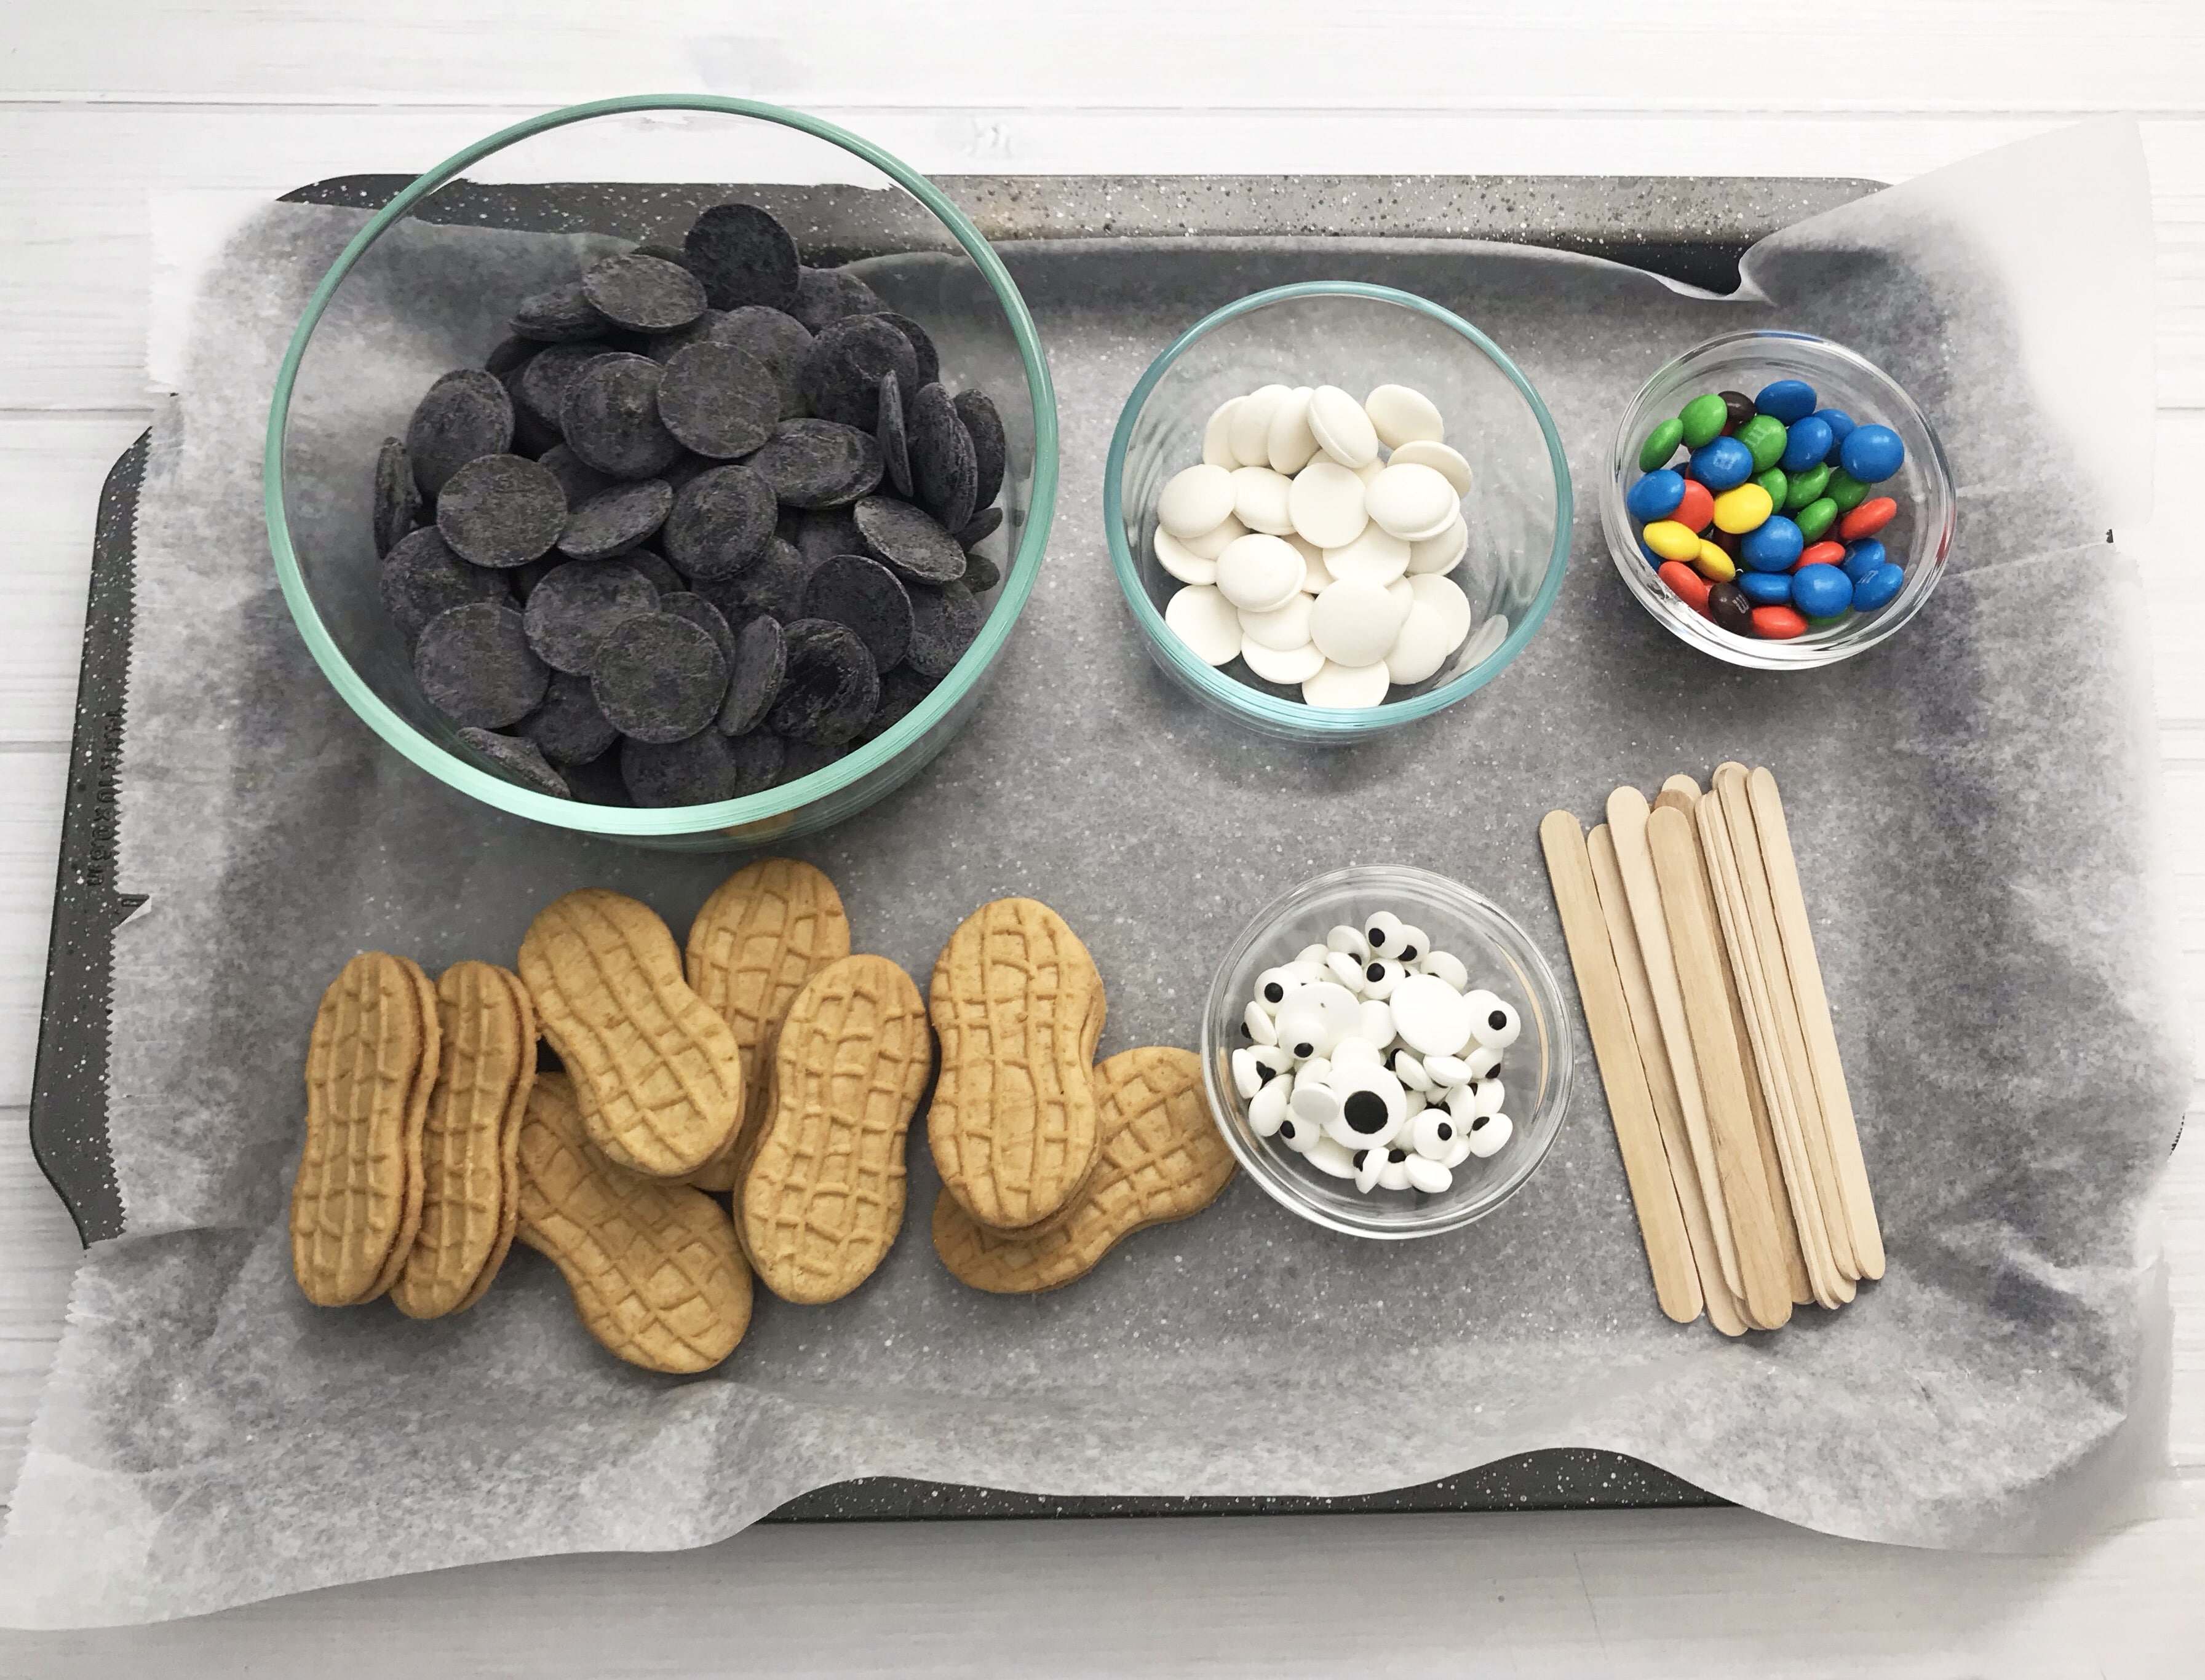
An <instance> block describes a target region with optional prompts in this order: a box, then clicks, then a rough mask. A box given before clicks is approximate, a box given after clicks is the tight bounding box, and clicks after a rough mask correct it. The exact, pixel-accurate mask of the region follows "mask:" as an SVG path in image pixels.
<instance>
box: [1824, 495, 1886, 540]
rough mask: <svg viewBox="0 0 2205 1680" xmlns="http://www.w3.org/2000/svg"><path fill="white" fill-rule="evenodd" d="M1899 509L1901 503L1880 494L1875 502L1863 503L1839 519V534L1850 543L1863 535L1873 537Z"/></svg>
mask: <svg viewBox="0 0 2205 1680" xmlns="http://www.w3.org/2000/svg"><path fill="white" fill-rule="evenodd" d="M1898 511H1899V504H1898V503H1897V502H1894V501H1893V500H1892V499H1891V498H1890V497H1889V496H1877V497H1876V498H1875V500H1874V501H1873V502H1862V503H1861V505H1860V506H1859V507H1857V508H1854V509H1853V510H1852V512H1851V513H1848V514H1846V515H1845V518H1843V519H1839V521H1838V535H1839V537H1841V538H1842V539H1844V540H1845V542H1848V543H1854V542H1857V541H1859V540H1860V539H1861V538H1862V537H1873V536H1875V533H1876V532H1877V531H1881V530H1882V529H1883V528H1884V526H1886V525H1889V524H1890V523H1891V516H1892V515H1893V513H1897V512H1898Z"/></svg>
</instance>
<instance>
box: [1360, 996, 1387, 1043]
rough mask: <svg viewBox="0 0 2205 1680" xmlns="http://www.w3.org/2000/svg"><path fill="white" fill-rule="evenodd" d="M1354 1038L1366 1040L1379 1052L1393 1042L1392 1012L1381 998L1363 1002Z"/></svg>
mask: <svg viewBox="0 0 2205 1680" xmlns="http://www.w3.org/2000/svg"><path fill="white" fill-rule="evenodd" d="M1355 1036H1357V1037H1358V1038H1367V1039H1369V1040H1370V1042H1372V1043H1373V1044H1375V1045H1376V1046H1377V1047H1378V1048H1379V1049H1380V1050H1381V1051H1383V1050H1385V1049H1386V1048H1387V1047H1388V1046H1389V1045H1391V1044H1392V1043H1393V1042H1394V1012H1393V1010H1392V1008H1391V1007H1390V1006H1388V1004H1387V1002H1386V1000H1384V999H1383V998H1365V999H1364V1000H1363V1007H1362V1012H1361V1018H1360V1022H1359V1024H1358V1026H1357V1028H1356V1030H1355Z"/></svg>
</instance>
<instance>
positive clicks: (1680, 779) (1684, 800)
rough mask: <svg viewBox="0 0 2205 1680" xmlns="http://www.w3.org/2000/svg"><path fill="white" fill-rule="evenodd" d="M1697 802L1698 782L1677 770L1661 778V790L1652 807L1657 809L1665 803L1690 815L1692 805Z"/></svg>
mask: <svg viewBox="0 0 2205 1680" xmlns="http://www.w3.org/2000/svg"><path fill="white" fill-rule="evenodd" d="M1699 802H1700V784H1699V783H1698V782H1697V781H1694V780H1693V779H1692V778H1691V777H1690V776H1688V775H1685V773H1684V772H1683V771H1682V770H1679V771H1678V772H1677V774H1676V775H1673V776H1667V777H1665V778H1663V780H1662V782H1661V794H1660V796H1659V797H1658V798H1655V801H1654V809H1655V810H1661V807H1662V806H1664V805H1667V806H1668V807H1669V808H1670V809H1671V810H1681V811H1682V812H1684V813H1685V816H1691V814H1692V807H1693V806H1694V805H1697V804H1699Z"/></svg>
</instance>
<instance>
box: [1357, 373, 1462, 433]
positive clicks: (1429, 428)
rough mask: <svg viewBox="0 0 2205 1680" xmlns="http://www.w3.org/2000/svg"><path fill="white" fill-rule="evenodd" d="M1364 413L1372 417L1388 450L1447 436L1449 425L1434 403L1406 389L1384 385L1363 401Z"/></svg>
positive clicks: (1401, 386) (1420, 392)
mask: <svg viewBox="0 0 2205 1680" xmlns="http://www.w3.org/2000/svg"><path fill="white" fill-rule="evenodd" d="M1363 412H1364V413H1366V414H1368V415H1369V416H1370V425H1371V429H1372V430H1375V431H1376V432H1377V434H1378V441H1379V442H1381V443H1383V444H1384V445H1385V446H1386V447H1387V448H1389V449H1398V448H1400V447H1401V446H1402V445H1403V444H1404V443H1413V442H1416V441H1417V439H1418V438H1427V439H1429V440H1430V441H1431V442H1434V443H1436V442H1439V441H1440V440H1441V438H1443V437H1445V436H1447V424H1446V423H1445V422H1444V421H1442V420H1441V419H1440V411H1439V409H1438V408H1437V407H1435V405H1434V403H1433V401H1432V400H1431V399H1430V398H1429V397H1428V396H1426V395H1424V394H1423V392H1422V391H1412V390H1411V389H1409V388H1408V387H1407V386H1406V385H1381V386H1380V387H1379V388H1378V389H1376V390H1375V391H1373V392H1371V393H1370V395H1369V396H1367V397H1365V398H1364V399H1363Z"/></svg>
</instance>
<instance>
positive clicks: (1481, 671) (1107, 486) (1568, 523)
mask: <svg viewBox="0 0 2205 1680" xmlns="http://www.w3.org/2000/svg"><path fill="white" fill-rule="evenodd" d="M1311 297H1348V298H1360V299H1364V300H1367V301H1370V302H1374V303H1384V304H1390V305H1393V306H1395V307H1397V308H1404V309H1408V310H1412V311H1413V312H1416V313H1418V314H1421V315H1424V316H1427V317H1429V318H1431V319H1432V320H1435V321H1437V322H1438V323H1440V324H1441V325H1442V326H1445V327H1447V328H1450V329H1453V331H1454V332H1455V333H1457V334H1458V335H1460V336H1461V337H1463V338H1465V339H1467V340H1469V341H1470V342H1471V344H1472V345H1474V346H1475V347H1477V349H1478V351H1479V352H1480V353H1483V355H1484V356H1485V358H1486V359H1488V360H1489V361H1490V362H1491V363H1492V364H1493V365H1495V367H1497V368H1499V369H1500V370H1501V373H1502V374H1503V375H1504V376H1505V377H1507V381H1508V383H1510V384H1511V385H1513V386H1514V387H1515V389H1516V394H1517V395H1519V396H1520V397H1522V398H1523V399H1524V403H1525V405H1526V406H1527V407H1529V408H1530V411H1531V417H1532V419H1535V420H1536V421H1537V422H1538V425H1539V431H1540V435H1541V436H1542V437H1543V438H1544V439H1545V440H1546V444H1547V459H1548V463H1549V464H1550V465H1551V466H1552V467H1553V469H1554V543H1553V547H1552V551H1551V552H1550V553H1549V554H1548V557H1547V570H1546V574H1545V576H1544V577H1543V578H1542V579H1541V580H1540V583H1539V590H1538V593H1537V594H1536V595H1535V596H1534V597H1532V599H1531V604H1530V607H1529V608H1526V609H1525V611H1524V614H1523V616H1522V618H1521V619H1520V620H1519V621H1518V622H1516V623H1514V624H1512V625H1511V626H1508V634H1507V638H1505V639H1504V640H1503V641H1502V642H1501V645H1500V646H1499V647H1497V648H1495V650H1493V651H1492V652H1491V653H1489V654H1488V655H1486V656H1485V657H1484V658H1483V659H1481V660H1480V661H1478V662H1477V664H1475V665H1473V666H1471V668H1470V669H1469V670H1467V671H1465V672H1464V673H1462V674H1461V675H1459V676H1458V677H1456V678H1454V679H1453V680H1452V681H1449V682H1447V683H1446V684H1443V685H1442V686H1440V687H1438V688H1435V689H1431V690H1429V691H1428V692H1425V693H1423V694H1419V695H1417V696H1416V697H1415V698H1413V699H1408V700H1397V701H1389V702H1388V703H1384V704H1382V705H1376V706H1366V707H1358V708H1354V709H1349V708H1346V707H1341V706H1312V705H1309V704H1307V703H1304V702H1301V701H1296V700H1282V699H1280V698H1277V697H1276V696H1275V695H1269V694H1266V693H1264V692H1263V691H1262V690H1260V689H1257V688H1251V687H1250V686H1248V685H1247V684H1246V683H1244V682H1239V681H1236V680H1233V678H1231V677H1228V676H1227V675H1225V674H1223V672H1222V671H1221V669H1220V668H1218V667H1216V666H1214V665H1210V664H1207V663H1205V662H1204V661H1202V660H1199V659H1197V658H1196V657H1195V656H1194V654H1193V652H1192V650H1190V649H1188V648H1187V646H1186V644H1184V643H1183V642H1181V641H1180V638H1178V637H1177V636H1176V635H1175V634H1174V633H1173V632H1172V630H1171V628H1170V626H1168V625H1167V624H1165V622H1164V617H1163V614H1162V613H1160V612H1158V611H1157V610H1156V603H1154V602H1152V601H1150V599H1149V592H1148V591H1147V590H1146V589H1145V588H1144V587H1143V586H1142V584H1141V578H1140V567H1139V565H1138V562H1137V561H1135V560H1134V558H1133V554H1132V549H1130V548H1129V547H1128V546H1127V545H1126V532H1125V525H1126V519H1125V496H1124V488H1123V485H1124V478H1125V471H1126V449H1127V448H1128V447H1129V445H1130V444H1131V443H1132V435H1133V424H1134V422H1135V421H1136V420H1137V419H1138V418H1139V416H1140V413H1141V411H1142V410H1143V409H1144V408H1145V407H1147V406H1148V401H1149V398H1150V395H1152V394H1153V393H1154V392H1155V390H1156V387H1157V386H1158V385H1159V384H1161V383H1162V381H1163V377H1164V375H1165V374H1167V373H1168V372H1169V371H1171V369H1172V367H1173V365H1174V364H1175V363H1176V362H1177V361H1178V360H1179V359H1180V357H1181V356H1182V355H1184V354H1186V352H1187V351H1188V350H1189V349H1191V348H1192V347H1193V346H1194V344H1195V343H1196V342H1197V341H1198V340H1200V339H1202V338H1204V337H1205V336H1207V335H1209V333H1210V332H1212V331H1214V330H1215V329H1217V328H1219V327H1221V326H1223V325H1224V324H1226V323H1227V322H1228V321H1232V320H1235V319H1237V318H1239V317H1240V316H1243V315H1246V314H1250V313H1252V312H1254V311H1256V310H1258V309H1263V308H1266V307H1268V306H1271V305H1273V304H1279V303H1287V302H1290V301H1293V300H1296V299H1299V298H1311ZM1575 513H1576V505H1575V491H1574V489H1573V486H1572V481H1571V478H1570V464H1569V457H1568V454H1567V453H1566V451H1565V450H1564V449H1563V448H1562V439H1561V434H1560V432H1559V431H1557V430H1555V427H1554V416H1553V415H1552V414H1550V413H1548V412H1547V405H1546V402H1545V401H1544V400H1543V399H1542V398H1541V396H1540V395H1539V393H1538V392H1537V391H1536V389H1533V387H1532V384H1531V382H1530V380H1529V379H1527V378H1525V377H1524V373H1523V370H1521V369H1520V368H1519V367H1518V366H1517V365H1516V364H1515V363H1514V362H1513V361H1512V360H1511V359H1509V357H1508V355H1507V352H1505V351H1503V350H1502V349H1501V347H1500V346H1499V345H1497V344H1495V342H1494V341H1492V340H1491V339H1489V338H1488V337H1487V336H1486V335H1484V334H1483V333H1482V332H1480V331H1479V330H1478V329H1477V328H1476V327H1474V326H1472V325H1471V324H1470V323H1469V322H1467V321H1465V320H1464V319H1463V318H1462V317H1460V316H1459V315H1457V314H1456V313H1455V312H1453V310H1450V309H1447V308H1445V307H1443V306H1441V305H1439V304H1435V303H1434V302H1433V301H1432V300H1430V299H1429V298H1420V297H1418V296H1417V294H1415V293H1414V292H1405V291H1402V290H1401V289H1400V288H1399V287H1395V286H1378V285H1373V284H1370V282H1365V281H1360V280H1305V281H1299V282H1296V283H1294V284H1293V285H1290V286H1273V287H1270V288H1268V289H1266V290H1264V291H1261V292H1251V293H1250V294H1248V295H1247V296H1245V297H1243V298H1236V299H1234V300H1233V301H1232V302H1231V303H1228V304H1227V305H1225V306H1223V307H1221V308H1219V309H1214V310H1212V311H1211V312H1209V314H1207V315H1205V316H1204V317H1203V318H1201V319H1200V320H1199V321H1197V322H1196V323H1195V324H1193V325H1192V326H1191V327H1189V328H1188V329H1186V331H1185V332H1183V333H1181V334H1180V335H1179V336H1178V337H1177V338H1176V339H1174V340H1173V341H1172V342H1171V344H1170V346H1169V347H1168V348H1166V349H1165V351H1164V352H1163V353H1162V354H1161V355H1159V356H1158V357H1157V358H1156V359H1155V360H1154V361H1152V362H1150V364H1149V366H1148V370H1147V371H1146V372H1144V373H1143V374H1142V375H1141V377H1140V382H1139V383H1138V384H1136V385H1135V386H1134V387H1133V389H1132V395H1130V396H1128V397H1127V398H1126V406H1125V407H1124V408H1123V409H1121V410H1120V413H1119V415H1118V425H1117V429H1116V430H1115V431H1114V432H1113V433H1112V434H1111V437H1110V454H1109V456H1108V460H1106V461H1105V462H1104V463H1103V467H1102V526H1103V536H1104V537H1105V539H1106V540H1107V541H1108V543H1109V545H1110V566H1111V569H1112V570H1113V571H1114V572H1115V573H1117V577H1118V590H1119V592H1120V594H1121V595H1123V596H1124V597H1126V606H1127V607H1128V608H1130V609H1131V610H1132V614H1133V619H1134V621H1135V622H1136V623H1137V624H1138V625H1139V626H1140V627H1141V631H1142V633H1143V634H1144V635H1145V636H1146V637H1147V638H1148V640H1149V644H1150V646H1151V647H1152V648H1156V649H1158V650H1161V651H1162V656H1163V657H1164V658H1165V659H1166V660H1168V662H1170V666H1171V668H1172V671H1173V673H1174V674H1175V675H1178V676H1180V677H1181V678H1183V679H1184V680H1186V681H1188V682H1191V683H1192V684H1193V686H1195V687H1196V688H1197V689H1198V691H1200V692H1201V693H1202V694H1203V695H1204V696H1205V697H1207V698H1211V699H1213V700H1215V701H1216V702H1217V703H1219V704H1221V706H1222V707H1223V708H1224V709H1226V710H1227V712H1229V713H1234V714H1239V715H1243V716H1245V717H1248V718H1260V719H1262V720H1263V721H1265V722H1266V723H1269V724H1271V725H1274V726H1284V727H1287V729H1288V730H1289V731H1290V732H1291V733H1294V734H1297V735H1306V734H1316V735H1318V736H1331V737H1334V738H1335V739H1340V738H1346V737H1352V736H1357V735H1368V734H1375V733H1377V732H1378V731H1380V730H1382V729H1389V728H1392V727H1395V726H1396V725H1399V724H1403V723H1411V722H1414V721H1416V720H1417V719H1418V718H1421V717H1429V716H1430V715H1432V714H1433V713H1435V712H1437V711H1442V710H1444V709H1446V708H1447V707H1448V706H1451V705H1453V703H1455V702H1456V701H1458V700H1460V699H1463V698H1466V697H1468V696H1469V695H1471V694H1474V693H1476V692H1477V691H1478V690H1479V689H1481V688H1483V687H1484V686H1485V685H1486V684H1488V683H1489V682H1491V681H1492V680H1494V679H1495V677H1497V676H1499V675H1500V674H1501V672H1502V671H1503V670H1505V669H1507V667H1508V665H1509V663H1510V662H1512V661H1513V659H1514V658H1515V657H1516V656H1517V655H1518V654H1519V653H1521V652H1522V651H1523V650H1524V648H1525V646H1526V645H1528V644H1530V640H1531V638H1532V637H1533V636H1534V635H1536V634H1537V632H1538V629H1539V626H1541V625H1542V623H1544V622H1545V621H1546V617H1547V613H1548V609H1549V608H1552V607H1553V606H1554V600H1555V597H1557V596H1559V595H1560V593H1561V590H1562V576H1563V573H1564V572H1565V570H1566V568H1567V567H1568V565H1569V558H1570V537H1571V528H1572V524H1573V523H1574V519H1575Z"/></svg>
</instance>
